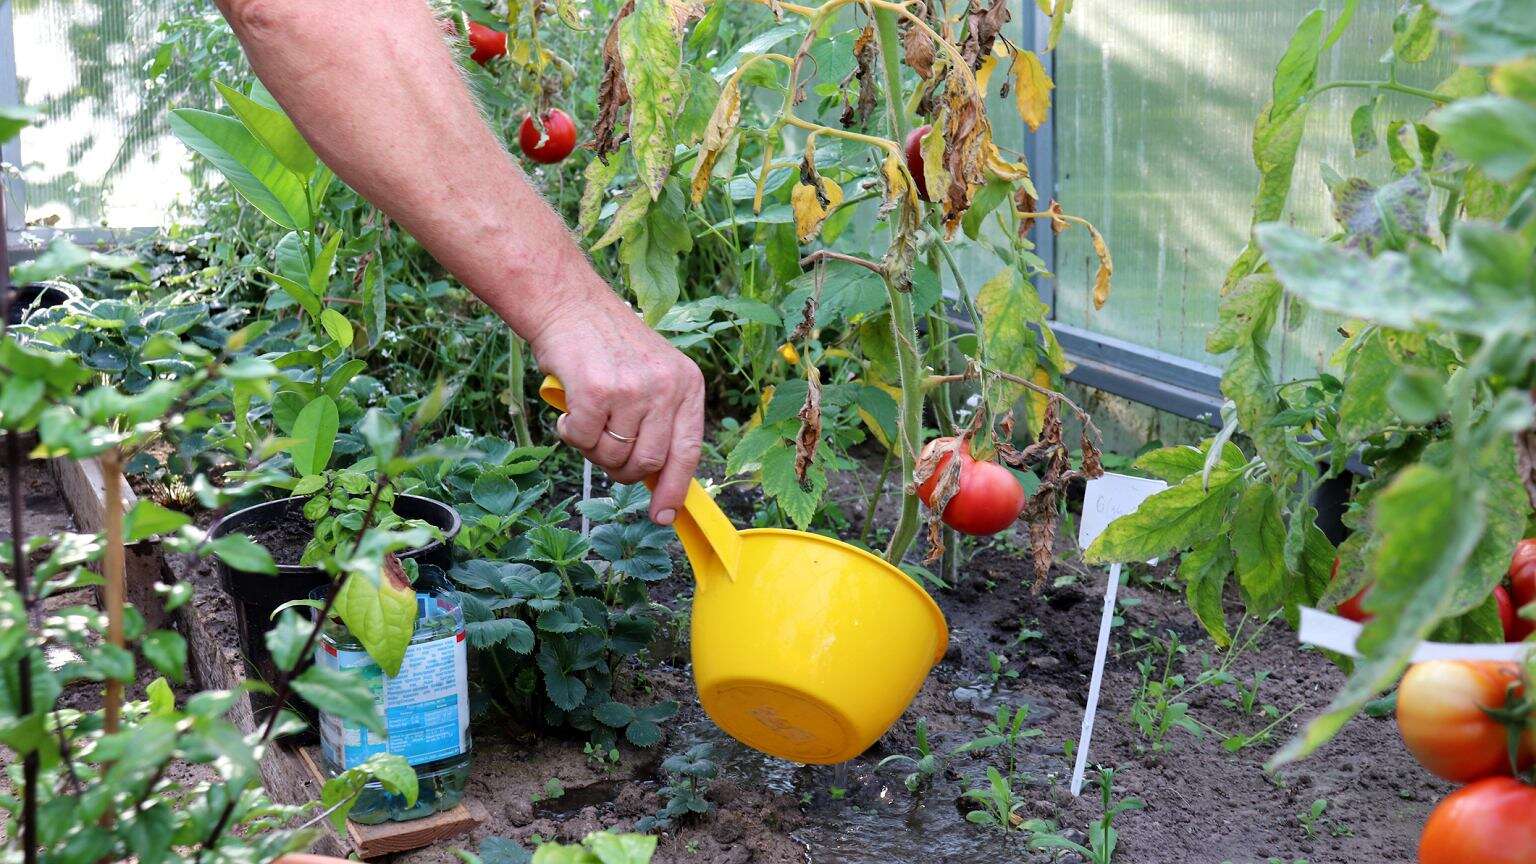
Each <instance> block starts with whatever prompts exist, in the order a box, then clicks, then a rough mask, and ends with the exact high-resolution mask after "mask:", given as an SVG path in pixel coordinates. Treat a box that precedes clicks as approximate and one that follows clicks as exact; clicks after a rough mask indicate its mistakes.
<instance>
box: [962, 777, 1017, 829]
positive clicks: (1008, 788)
mask: <svg viewBox="0 0 1536 864" xmlns="http://www.w3.org/2000/svg"><path fill="white" fill-rule="evenodd" d="M963 797H964V798H965V800H967V801H970V802H972V803H974V804H975V805H976V809H974V810H971V811H969V812H967V813H966V814H965V820H966V821H967V822H970V823H971V824H973V825H981V826H984V827H987V828H997V829H999V830H1001V831H1012V830H1014V829H1016V828H1019V827H1021V826H1023V825H1024V817H1023V816H1021V815H1019V811H1020V810H1023V809H1024V801H1023V800H1022V799H1020V798H1019V797H1018V795H1017V794H1016V793H1015V792H1014V791H1013V781H1012V780H1010V779H1009V778H1007V777H1004V776H1003V774H1002V773H1001V772H1000V771H998V770H997V769H996V768H994V767H992V766H991V765H988V766H987V782H986V784H985V785H983V786H977V787H975V788H972V789H967V790H965V794H964V796H963Z"/></svg>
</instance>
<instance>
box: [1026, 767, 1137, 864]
mask: <svg viewBox="0 0 1536 864" xmlns="http://www.w3.org/2000/svg"><path fill="white" fill-rule="evenodd" d="M1114 783H1115V772H1114V769H1111V768H1101V769H1099V795H1100V797H1101V799H1102V801H1103V805H1104V813H1103V815H1101V816H1100V817H1099V818H1098V819H1097V820H1095V821H1094V822H1093V823H1091V824H1090V825H1089V826H1088V845H1087V846H1084V845H1082V844H1081V843H1077V842H1075V841H1073V840H1069V839H1067V838H1066V837H1064V836H1062V834H1061V833H1060V832H1059V831H1058V830H1057V828H1056V826H1055V825H1053V824H1051V823H1050V822H1046V821H1043V820H1038V819H1031V820H1030V821H1029V822H1026V823H1025V824H1024V828H1025V830H1027V831H1029V832H1031V835H1032V836H1031V837H1030V839H1029V846H1030V848H1031V849H1066V850H1069V851H1072V852H1076V853H1077V854H1079V855H1081V856H1083V858H1084V860H1086V861H1089V862H1092V864H1111V862H1113V861H1114V860H1115V848H1116V846H1117V845H1118V844H1119V836H1120V835H1119V833H1118V832H1117V831H1116V830H1115V818H1116V817H1117V816H1119V815H1120V814H1122V813H1124V812H1126V811H1128V810H1140V809H1141V808H1142V807H1143V806H1145V805H1144V804H1143V802H1142V801H1141V799H1140V798H1126V799H1124V800H1121V801H1116V800H1115V796H1114Z"/></svg>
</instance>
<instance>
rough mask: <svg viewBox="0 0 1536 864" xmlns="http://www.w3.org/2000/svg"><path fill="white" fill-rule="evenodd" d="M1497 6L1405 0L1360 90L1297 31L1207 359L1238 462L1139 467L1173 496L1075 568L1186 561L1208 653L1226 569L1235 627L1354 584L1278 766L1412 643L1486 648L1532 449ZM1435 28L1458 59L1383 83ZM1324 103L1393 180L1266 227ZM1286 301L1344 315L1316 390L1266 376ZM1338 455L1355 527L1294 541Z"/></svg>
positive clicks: (1509, 91)
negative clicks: (1344, 94)
mask: <svg viewBox="0 0 1536 864" xmlns="http://www.w3.org/2000/svg"><path fill="white" fill-rule="evenodd" d="M1510 6H1511V4H1508V3H1503V2H1498V0H1456V2H1434V3H1430V4H1410V5H1409V6H1407V7H1405V9H1404V12H1403V13H1402V14H1400V15H1399V16H1398V18H1397V20H1396V22H1395V23H1394V29H1393V50H1392V52H1390V53H1389V54H1388V55H1386V57H1384V58H1383V60H1382V63H1383V65H1384V66H1385V69H1384V70H1383V71H1384V77H1383V78H1382V80H1380V81H1365V82H1359V81H1340V82H1328V83H1319V82H1318V81H1317V60H1318V56H1319V52H1320V51H1321V50H1322V49H1323V48H1325V47H1327V46H1328V45H1329V44H1330V43H1331V42H1332V41H1333V40H1334V39H1336V38H1337V36H1338V35H1339V34H1340V33H1342V31H1343V28H1345V27H1347V26H1348V19H1349V16H1348V14H1345V15H1343V16H1341V18H1340V19H1339V21H1338V22H1337V23H1336V24H1335V26H1334V28H1333V30H1332V31H1331V34H1330V35H1329V36H1327V37H1325V36H1324V35H1323V30H1322V27H1323V19H1324V13H1323V11H1322V10H1318V11H1315V12H1313V13H1311V14H1309V15H1308V16H1307V17H1306V18H1305V19H1304V20H1303V21H1302V23H1301V25H1300V26H1299V28H1298V30H1297V32H1296V35H1295V36H1294V37H1293V39H1292V41H1291V44H1290V47H1289V48H1288V50H1287V52H1286V54H1285V57H1284V58H1283V59H1282V60H1281V63H1280V66H1279V68H1278V69H1277V71H1276V76H1275V83H1274V95H1273V100H1272V102H1271V104H1270V105H1269V106H1268V107H1267V108H1266V109H1265V111H1264V113H1263V114H1262V115H1261V116H1260V118H1259V121H1258V124H1257V126H1256V130H1255V157H1256V160H1257V162H1258V164H1259V168H1260V172H1261V180H1260V190H1259V194H1258V196H1257V198H1256V201H1255V206H1254V223H1255V230H1254V240H1253V242H1252V243H1250V245H1249V247H1248V248H1247V249H1246V250H1244V252H1243V253H1242V255H1241V256H1239V259H1238V261H1237V262H1236V263H1235V264H1234V266H1233V268H1232V271H1231V273H1230V274H1229V278H1228V281H1227V284H1226V286H1225V289H1224V296H1223V297H1222V301H1221V308H1220V321H1219V324H1218V326H1217V327H1216V328H1215V329H1214V330H1213V331H1212V332H1211V334H1210V337H1209V339H1208V344H1207V347H1208V348H1209V349H1210V350H1212V351H1230V352H1232V353H1231V355H1230V358H1229V361H1228V365H1227V369H1226V373H1225V375H1224V377H1223V392H1225V393H1226V394H1227V396H1228V397H1229V398H1230V399H1231V400H1232V402H1233V406H1232V413H1233V415H1234V419H1235V421H1236V425H1235V426H1232V425H1229V427H1228V430H1227V431H1225V432H1224V434H1230V432H1231V431H1232V430H1235V429H1237V428H1240V429H1241V431H1242V432H1243V433H1245V434H1246V435H1247V438H1248V440H1249V441H1251V442H1252V444H1253V447H1254V450H1255V451H1256V458H1255V459H1254V460H1252V461H1250V462H1247V463H1246V464H1243V465H1238V464H1234V465H1233V466H1232V467H1230V468H1228V467H1225V466H1223V465H1216V464H1213V463H1212V461H1211V460H1207V464H1206V465H1205V466H1204V467H1203V469H1202V473H1200V474H1196V473H1193V471H1192V467H1193V462H1194V459H1193V454H1191V453H1188V452H1186V451H1183V450H1176V449H1174V450H1169V451H1163V452H1162V453H1161V454H1160V455H1149V456H1148V457H1143V460H1142V461H1143V463H1144V464H1145V465H1146V467H1147V469H1148V470H1149V471H1151V472H1152V473H1154V474H1157V475H1158V476H1163V477H1165V479H1168V480H1169V481H1170V482H1174V481H1175V479H1176V478H1177V475H1178V474H1179V473H1180V472H1181V471H1184V470H1185V469H1191V470H1190V471H1189V472H1188V473H1184V474H1183V477H1182V479H1178V481H1177V485H1175V486H1173V487H1172V488H1171V489H1169V490H1168V491H1166V492H1164V493H1161V494H1160V495H1157V496H1154V497H1153V498H1151V499H1148V501H1147V502H1146V504H1145V505H1144V506H1143V508H1142V511H1141V512H1139V513H1137V514H1135V515H1133V516H1129V517H1126V518H1124V519H1121V520H1118V521H1116V522H1115V523H1114V524H1113V525H1111V526H1110V528H1109V529H1108V530H1106V531H1105V532H1104V534H1103V535H1101V536H1100V537H1099V539H1098V540H1097V541H1096V542H1095V544H1094V546H1093V547H1092V548H1090V549H1089V550H1088V553H1087V554H1088V558H1089V559H1090V560H1139V559H1141V558H1144V557H1148V556H1150V555H1153V554H1157V555H1162V554H1166V553H1168V552H1169V551H1175V550H1178V551H1185V557H1184V560H1183V562H1182V563H1181V566H1180V571H1179V572H1180V575H1181V577H1182V578H1183V579H1184V580H1185V581H1186V584H1187V586H1188V596H1189V600H1190V605H1191V606H1192V607H1193V608H1194V609H1195V611H1196V614H1197V615H1198V616H1199V617H1200V619H1201V621H1202V623H1203V624H1204V625H1205V626H1206V628H1207V630H1208V631H1209V632H1210V633H1211V634H1212V635H1213V636H1215V637H1217V638H1218V639H1222V638H1225V634H1226V629H1225V622H1224V620H1223V614H1222V607H1221V589H1222V586H1223V585H1224V584H1225V582H1226V580H1227V578H1228V576H1229V575H1231V574H1235V575H1236V577H1237V580H1238V583H1239V585H1240V586H1241V588H1242V593H1243V599H1244V601H1245V604H1246V605H1247V607H1248V609H1249V611H1252V612H1258V613H1260V614H1263V613H1267V612H1269V611H1270V610H1275V609H1283V610H1284V611H1285V612H1286V614H1293V612H1294V609H1295V608H1296V607H1297V606H1298V605H1302V604H1311V605H1319V606H1322V607H1324V608H1332V607H1333V606H1335V605H1337V604H1338V603H1339V602H1340V601H1342V600H1343V599H1345V598H1347V597H1350V596H1352V595H1353V594H1355V593H1357V592H1359V591H1360V590H1361V589H1362V588H1365V587H1370V588H1371V590H1370V592H1369V593H1368V594H1367V599H1366V601H1365V605H1366V608H1367V610H1368V611H1369V612H1371V613H1372V614H1373V615H1374V618H1373V619H1372V620H1371V622H1370V623H1369V624H1367V625H1366V627H1365V630H1364V633H1363V634H1362V636H1361V639H1360V641H1359V645H1358V648H1359V649H1360V650H1361V652H1362V653H1363V655H1364V656H1363V657H1362V658H1361V659H1360V660H1359V661H1358V662H1357V663H1355V664H1354V666H1353V672H1352V674H1351V676H1350V678H1349V681H1348V683H1346V684H1345V686H1344V687H1343V688H1342V689H1341V690H1340V691H1339V692H1338V693H1337V694H1335V696H1334V699H1333V701H1332V703H1331V704H1330V705H1329V706H1328V708H1327V709H1325V711H1324V713H1323V714H1322V715H1321V716H1319V717H1318V718H1316V719H1314V720H1313V721H1312V722H1311V723H1310V724H1309V725H1308V726H1307V727H1306V728H1305V729H1304V731H1303V732H1302V734H1301V735H1300V736H1298V737H1297V738H1296V739H1295V740H1294V741H1293V742H1291V744H1290V745H1289V746H1287V747H1286V748H1285V749H1283V750H1282V751H1281V752H1280V754H1279V755H1278V756H1277V757H1276V761H1277V762H1284V761H1287V760H1289V759H1294V758H1298V757H1301V756H1305V755H1307V754H1308V753H1310V752H1312V751H1313V750H1315V749H1316V748H1317V747H1319V746H1321V745H1322V744H1323V743H1324V742H1326V741H1328V740H1329V739H1330V738H1332V737H1333V735H1334V734H1336V733H1337V732H1338V730H1339V729H1340V728H1342V726H1343V725H1344V724H1345V723H1346V722H1347V721H1348V720H1349V719H1350V718H1351V717H1353V716H1354V715H1355V714H1356V713H1358V712H1359V711H1360V710H1361V709H1362V708H1363V707H1364V706H1365V705H1367V704H1368V703H1370V702H1371V700H1373V699H1374V698H1375V697H1376V696H1377V695H1378V694H1380V693H1381V692H1382V691H1383V690H1386V689H1388V688H1390V687H1391V686H1392V684H1393V683H1395V681H1396V680H1397V677H1398V676H1399V674H1400V673H1401V671H1402V669H1403V668H1404V667H1405V665H1406V664H1407V661H1408V658H1409V656H1410V655H1411V653H1412V651H1413V649H1414V647H1415V646H1416V645H1417V644H1418V643H1419V642H1420V641H1421V640H1424V639H1427V638H1431V637H1435V638H1446V637H1450V638H1500V634H1498V633H1497V632H1496V628H1494V627H1492V626H1489V621H1488V610H1489V609H1490V608H1491V601H1490V599H1489V597H1490V592H1492V590H1493V588H1494V587H1495V586H1496V585H1497V584H1498V583H1499V581H1500V579H1501V578H1502V575H1503V571H1504V569H1505V568H1506V567H1507V566H1508V561H1509V556H1510V554H1511V551H1512V549H1513V547H1514V544H1515V542H1516V541H1517V540H1518V539H1519V538H1520V537H1521V536H1522V534H1523V533H1524V530H1525V524H1526V522H1527V517H1528V515H1529V513H1530V509H1531V506H1532V505H1531V501H1532V499H1531V498H1530V496H1529V494H1528V492H1529V490H1530V489H1531V488H1533V487H1532V484H1533V481H1532V478H1530V477H1529V476H1527V474H1526V473H1522V472H1526V470H1527V469H1525V468H1522V467H1521V465H1522V464H1524V465H1528V464H1530V463H1529V460H1530V458H1531V455H1532V452H1531V451H1532V448H1533V446H1536V445H1533V443H1532V441H1533V439H1532V438H1531V432H1530V430H1531V429H1532V427H1533V421H1536V411H1533V409H1532V405H1531V401H1530V396H1529V393H1530V392H1531V391H1532V388H1533V385H1536V349H1533V347H1532V346H1533V345H1536V282H1533V281H1532V269H1531V260H1532V255H1533V252H1532V250H1533V248H1536V235H1533V234H1532V225H1533V222H1532V209H1531V208H1530V206H1529V204H1528V201H1529V199H1530V196H1531V194H1533V188H1536V187H1533V185H1532V182H1533V179H1536V94H1533V93H1532V92H1531V91H1530V89H1529V88H1522V87H1521V86H1520V84H1519V83H1518V82H1519V81H1520V80H1521V76H1520V73H1519V71H1518V70H1519V69H1521V68H1525V65H1523V64H1528V63H1529V62H1531V61H1530V58H1532V57H1536V33H1532V32H1527V31H1526V30H1522V29H1521V28H1519V27H1511V28H1505V27H1503V26H1502V25H1495V24H1494V23H1493V22H1495V21H1500V20H1503V19H1501V18H1500V17H1499V16H1500V15H1502V14H1504V13H1507V12H1509V11H1510V10H1509V7H1510ZM1437 25H1438V26H1440V27H1442V28H1443V29H1444V31H1445V32H1448V33H1449V34H1450V36H1451V37H1452V38H1451V42H1452V43H1453V45H1454V49H1455V51H1456V52H1458V55H1459V56H1458V59H1459V61H1460V62H1461V63H1462V64H1464V65H1462V66H1460V67H1459V68H1457V69H1456V70H1455V71H1454V72H1452V73H1451V74H1450V75H1449V76H1448V77H1447V78H1446V79H1445V80H1444V81H1443V82H1442V83H1441V84H1440V85H1439V86H1438V87H1436V88H1434V89H1433V90H1422V89H1418V88H1413V87H1408V86H1406V85H1403V84H1402V83H1401V82H1400V81H1399V79H1398V76H1397V72H1398V67H1399V65H1400V64H1403V63H1417V62H1421V61H1423V60H1425V59H1426V58H1427V57H1428V56H1429V55H1430V54H1431V53H1433V51H1434V48H1435V44H1436V40H1437V35H1436V33H1437V29H1436V28H1437ZM1489 66H1493V67H1494V68H1492V69H1489V68H1487V67H1489ZM1490 85H1491V87H1490ZM1342 87H1363V88H1366V89H1368V90H1369V91H1370V93H1369V97H1370V99H1371V101H1370V102H1368V103H1367V104H1366V106H1365V107H1363V108H1362V109H1361V110H1359V111H1357V112H1356V114H1355V116H1354V118H1353V119H1352V124H1351V125H1352V134H1353V137H1354V139H1355V143H1356V149H1357V150H1358V151H1360V152H1361V153H1364V152H1367V151H1369V150H1370V149H1371V147H1372V145H1373V143H1374V142H1375V141H1377V140H1379V137H1380V136H1378V132H1377V124H1378V123H1381V122H1383V120H1385V125H1386V129H1387V134H1386V136H1385V138H1386V140H1387V145H1388V148H1387V149H1388V156H1389V158H1390V160H1391V162H1392V165H1393V168H1394V171H1395V172H1396V175H1397V176H1396V177H1395V178H1394V179H1392V180H1390V181H1389V182H1386V183H1381V184H1378V183H1372V182H1367V181H1365V180H1362V179H1359V178H1346V177H1341V176H1339V175H1338V174H1337V173H1336V172H1334V171H1333V170H1332V169H1331V168H1329V167H1328V166H1322V169H1323V170H1322V173H1323V176H1324V177H1325V179H1326V183H1327V186H1328V191H1329V193H1330V195H1331V197H1332V202H1333V205H1334V216H1335V219H1336V220H1337V222H1338V223H1339V228H1340V229H1341V230H1340V231H1339V232H1338V233H1336V234H1333V235H1332V236H1330V237H1327V238H1317V237H1312V236H1308V235H1307V234H1306V233H1304V232H1302V231H1300V230H1298V229H1296V228H1294V227H1292V226H1290V225H1289V224H1285V223H1284V221H1283V220H1282V217H1283V216H1284V203H1285V197H1286V194H1287V193H1288V191H1289V189H1290V184H1291V177H1292V175H1293V173H1294V169H1295V167H1296V165H1295V163H1296V157H1297V153H1298V144H1299V142H1300V140H1301V136H1302V132H1303V127H1304V124H1305V118H1306V112H1307V106H1308V105H1309V104H1310V103H1311V102H1312V101H1313V100H1314V99H1315V98H1316V97H1317V95H1318V94H1320V93H1322V92H1323V91H1325V90H1331V89H1335V88H1342ZM1490 89H1491V91H1492V92H1489V91H1490ZM1386 93H1396V94H1400V95H1403V96H1407V97H1411V98H1412V99H1414V100H1416V101H1417V102H1418V103H1419V104H1421V105H1423V106H1425V107H1426V110H1425V112H1424V113H1423V114H1422V115H1421V116H1417V117H1415V116H1403V115H1394V116H1391V117H1387V118H1382V117H1380V116H1378V112H1379V110H1380V109H1381V105H1382V104H1383V103H1381V102H1380V101H1379V98H1378V97H1379V96H1380V95H1382V94H1386ZM1431 190H1445V194H1443V195H1441V194H1437V195H1431V194H1430V193H1431ZM1431 208H1439V212H1438V218H1434V216H1435V214H1433V213H1432V210H1431ZM1282 302H1288V303H1293V304H1298V308H1301V305H1302V304H1304V306H1305V307H1310V308H1312V309H1317V310H1322V311H1324V312H1327V313H1333V314H1336V315H1339V316H1342V317H1343V318H1344V319H1345V321H1344V323H1343V326H1342V327H1341V328H1340V332H1341V334H1342V335H1343V336H1344V340H1343V342H1342V344H1341V345H1340V346H1339V348H1338V350H1337V351H1336V352H1335V354H1334V356H1333V358H1331V360H1330V361H1329V363H1328V365H1327V366H1326V367H1324V368H1323V369H1320V370H1319V371H1318V374H1317V376H1316V377H1315V378H1306V379H1301V380H1296V381H1278V380H1277V379H1276V378H1275V377H1274V374H1273V371H1272V363H1271V360H1270V357H1269V354H1268V346H1269V344H1270V342H1271V337H1272V333H1273V327H1274V322H1275V319H1276V317H1277V315H1278V311H1279V309H1280V304H1281V303H1282ZM1352 456H1358V458H1360V459H1361V460H1362V461H1363V462H1365V464H1366V465H1367V466H1368V467H1369V469H1370V472H1371V474H1370V479H1368V480H1361V481H1358V482H1356V483H1355V487H1354V488H1355V495H1354V498H1355V500H1354V505H1353V507H1352V508H1351V510H1350V513H1349V514H1348V516H1347V517H1346V518H1347V521H1348V524H1349V526H1350V527H1351V528H1353V529H1354V530H1355V532H1356V533H1355V534H1354V535H1353V536H1351V537H1350V538H1349V540H1347V541H1346V542H1345V543H1344V544H1343V545H1342V546H1341V547H1340V548H1339V549H1337V550H1334V549H1333V548H1332V547H1331V544H1329V543H1328V542H1327V540H1326V539H1324V538H1323V537H1322V535H1321V532H1320V531H1318V530H1317V529H1316V528H1315V526H1314V525H1313V520H1314V518H1315V515H1316V514H1315V510H1314V509H1313V508H1312V506H1311V504H1310V502H1309V500H1308V499H1309V497H1310V495H1311V494H1312V491H1313V490H1314V489H1315V488H1317V487H1318V485H1319V484H1321V483H1322V482H1324V481H1325V480H1328V479H1330V478H1333V477H1336V476H1339V475H1340V474H1341V473H1342V472H1343V470H1344V465H1345V463H1346V462H1347V461H1348V460H1349V459H1350V458H1351V457H1352ZM1522 460H1525V461H1524V462H1522ZM1335 557H1336V558H1337V561H1338V565H1337V567H1334V566H1333V561H1334V559H1335ZM1330 570H1332V571H1335V572H1333V573H1330Z"/></svg>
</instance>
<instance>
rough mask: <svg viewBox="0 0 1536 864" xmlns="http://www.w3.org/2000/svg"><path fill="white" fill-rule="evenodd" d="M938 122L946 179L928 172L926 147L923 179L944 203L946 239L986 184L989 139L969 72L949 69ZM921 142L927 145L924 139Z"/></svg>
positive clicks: (983, 110)
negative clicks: (973, 198)
mask: <svg viewBox="0 0 1536 864" xmlns="http://www.w3.org/2000/svg"><path fill="white" fill-rule="evenodd" d="M938 119H939V123H936V124H935V126H936V127H937V126H940V125H941V126H942V128H943V146H944V159H943V171H944V174H945V175H947V176H946V177H935V176H934V172H933V171H931V170H929V167H930V166H929V159H928V153H927V148H926V147H925V148H924V150H925V152H924V173H925V175H926V176H925V177H924V179H925V181H926V182H927V185H928V192H929V194H933V195H939V196H940V197H938V198H936V199H935V200H937V201H939V202H940V203H941V204H943V207H944V228H945V231H946V234H947V236H950V237H953V236H954V233H955V229H957V228H959V227H960V220H961V218H962V217H964V216H965V211H966V210H969V209H970V207H971V198H972V196H973V195H975V193H976V189H977V188H979V187H980V186H981V184H983V183H985V182H986V179H987V177H986V169H987V147H986V145H987V142H989V141H990V140H991V138H992V124H991V123H989V122H988V121H987V113H986V105H985V104H984V101H983V98H982V93H981V91H980V90H978V89H977V88H976V86H975V79H974V78H973V77H972V76H971V74H970V70H968V69H951V70H950V72H949V75H948V76H946V81H945V85H944V102H943V105H942V107H941V108H940V110H939V118H938ZM930 137H931V136H930ZM924 143H925V144H926V143H928V142H927V141H926V140H925V141H924ZM940 180H947V183H944V184H942V185H941V184H940V182H939V181H940ZM941 190H942V194H940V193H941Z"/></svg>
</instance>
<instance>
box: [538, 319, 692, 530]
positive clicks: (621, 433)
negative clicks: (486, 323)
mask: <svg viewBox="0 0 1536 864" xmlns="http://www.w3.org/2000/svg"><path fill="white" fill-rule="evenodd" d="M608 296H610V297H611V296H612V295H608ZM542 323H543V326H542V327H540V329H539V331H538V332H537V334H536V335H535V336H534V337H533V338H532V339H530V340H529V342H530V345H532V347H533V352H534V357H535V358H536V359H537V360H538V363H539V368H540V369H542V370H543V371H545V372H547V373H549V374H552V375H555V376H556V377H558V378H559V379H560V381H561V383H562V384H563V385H564V387H565V398H566V405H567V408H568V413H565V414H562V415H560V419H559V420H558V421H557V422H556V425H555V428H556V430H557V431H558V432H559V434H560V437H561V439H563V440H564V441H565V442H566V443H567V444H569V445H571V446H572V447H574V448H576V449H577V450H578V451H580V452H581V454H582V455H583V456H585V457H586V458H587V459H588V460H590V461H591V462H592V463H593V464H595V465H597V466H599V467H601V468H603V469H604V470H606V471H607V472H608V473H609V475H610V476H612V477H613V479H615V480H617V481H619V482H621V483H634V482H637V481H640V480H644V479H645V478H647V477H650V476H651V475H657V478H656V485H655V488H654V489H652V490H651V512H650V515H651V520H652V521H653V522H656V523H657V524H659V525H670V524H672V521H673V519H675V518H676V517H677V511H678V509H679V508H680V507H682V505H683V499H684V498H685V497H686V496H687V493H688V483H689V481H690V480H691V479H692V478H693V473H694V469H695V468H697V467H698V464H699V446H700V442H701V441H702V439H703V434H704V376H703V375H702V374H701V373H700V372H699V367H698V366H697V365H695V364H694V362H693V361H692V360H689V359H688V358H687V357H686V356H684V355H683V353H682V352H680V351H678V350H677V349H676V348H673V347H672V346H671V345H670V344H669V343H668V342H667V341H666V340H665V339H663V338H662V337H661V336H659V335H657V333H656V332H655V331H653V330H652V329H651V328H650V327H648V326H646V325H645V322H643V321H641V320H640V318H639V316H637V315H636V314H635V313H634V312H633V311H632V310H630V309H629V308H628V307H627V306H625V305H624V304H623V303H622V302H621V301H619V300H618V298H616V297H614V298H613V299H612V302H606V301H604V302H599V303H593V304H582V306H581V308H579V309H561V310H559V311H558V312H556V313H555V314H553V315H550V316H549V317H548V318H546V320H545V321H544V322H542Z"/></svg>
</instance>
